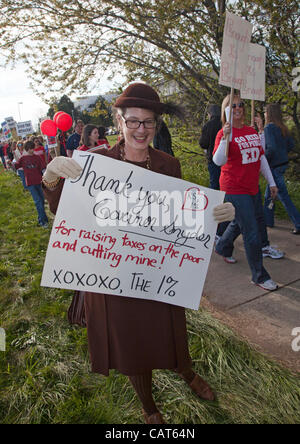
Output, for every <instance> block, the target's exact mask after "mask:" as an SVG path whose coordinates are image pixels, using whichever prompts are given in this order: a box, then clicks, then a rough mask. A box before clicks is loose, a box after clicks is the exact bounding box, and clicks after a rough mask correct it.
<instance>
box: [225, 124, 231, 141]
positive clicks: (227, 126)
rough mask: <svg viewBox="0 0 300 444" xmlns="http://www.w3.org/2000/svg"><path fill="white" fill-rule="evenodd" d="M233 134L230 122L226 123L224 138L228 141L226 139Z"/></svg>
mask: <svg viewBox="0 0 300 444" xmlns="http://www.w3.org/2000/svg"><path fill="white" fill-rule="evenodd" d="M230 133H231V125H230V123H229V122H226V123H225V125H224V126H223V134H224V138H225V139H226V137H227V136H228V135H229V134H230Z"/></svg>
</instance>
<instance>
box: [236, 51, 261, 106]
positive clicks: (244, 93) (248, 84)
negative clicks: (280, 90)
mask: <svg viewBox="0 0 300 444" xmlns="http://www.w3.org/2000/svg"><path fill="white" fill-rule="evenodd" d="M265 73H266V48H265V47H264V46H261V45H257V44H254V43H250V45H249V54H248V63H247V72H246V80H245V83H244V84H243V86H242V89H241V97H242V98H243V99H251V100H261V101H264V100H265V82H266V80H265V78H266V74H265Z"/></svg>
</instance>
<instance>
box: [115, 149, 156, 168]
mask: <svg viewBox="0 0 300 444" xmlns="http://www.w3.org/2000/svg"><path fill="white" fill-rule="evenodd" d="M120 157H121V160H122V161H123V162H130V161H129V160H128V159H126V154H125V149H124V145H120ZM132 162H133V161H132ZM145 162H146V168H147V169H148V170H151V159H150V156H149V154H148V156H147V159H146V160H145Z"/></svg>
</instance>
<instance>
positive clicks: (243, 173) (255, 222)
mask: <svg viewBox="0 0 300 444" xmlns="http://www.w3.org/2000/svg"><path fill="white" fill-rule="evenodd" d="M229 103H230V96H227V97H226V98H225V99H224V100H223V104H222V122H223V128H222V129H221V130H220V131H219V132H218V134H217V136H216V141H215V148H214V152H213V161H214V162H215V163H216V164H217V165H219V166H221V167H222V168H221V176H220V189H221V190H222V191H226V196H225V201H227V202H231V203H232V204H233V205H234V207H235V212H236V213H235V220H234V221H233V222H232V223H230V224H229V225H228V227H227V228H226V230H225V232H224V233H223V235H222V236H221V238H220V239H219V240H218V242H217V243H216V252H217V253H218V254H220V255H222V256H223V257H224V259H225V260H226V262H229V263H235V262H236V261H235V259H234V258H233V257H232V252H233V242H234V240H235V238H236V237H237V230H236V225H238V227H239V229H240V231H241V233H242V235H243V240H244V245H245V251H246V256H247V260H248V263H249V266H250V269H251V272H252V282H253V283H255V284H256V285H258V286H260V287H262V288H263V289H265V290H269V291H273V290H276V289H277V288H278V286H277V284H276V283H275V282H274V281H273V280H272V279H271V278H270V275H269V274H268V272H267V271H266V269H265V268H264V266H263V256H262V241H261V234H260V229H259V223H260V216H261V215H260V209H261V210H262V204H261V200H260V199H261V197H260V192H259V174H260V172H262V173H263V175H264V176H265V178H266V180H267V182H268V183H269V185H270V189H271V192H272V195H273V198H275V196H276V193H277V188H276V185H275V182H274V179H273V176H272V173H271V170H270V167H269V165H268V162H267V160H266V158H265V155H264V149H263V147H262V145H261V141H260V137H259V135H258V133H257V132H256V131H255V129H254V128H252V127H248V126H245V125H244V117H245V107H244V103H243V102H241V99H240V97H239V96H234V100H233V106H232V107H233V109H232V126H231V124H230V123H229V122H226V113H225V109H226V108H227V107H228V106H229ZM227 135H229V136H230V139H229V140H230V143H229V152H228V157H227V155H226V137H227Z"/></svg>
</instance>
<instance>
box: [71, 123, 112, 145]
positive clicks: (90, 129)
mask: <svg viewBox="0 0 300 444" xmlns="http://www.w3.org/2000/svg"><path fill="white" fill-rule="evenodd" d="M80 143H81V146H79V148H77V149H78V150H80V151H93V148H99V147H100V146H101V147H102V148H107V142H105V141H104V142H103V140H99V131H98V128H97V126H96V125H91V124H90V123H89V124H88V125H85V126H84V128H83V131H82V135H81V140H80ZM104 144H105V145H106V146H102V145H104Z"/></svg>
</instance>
